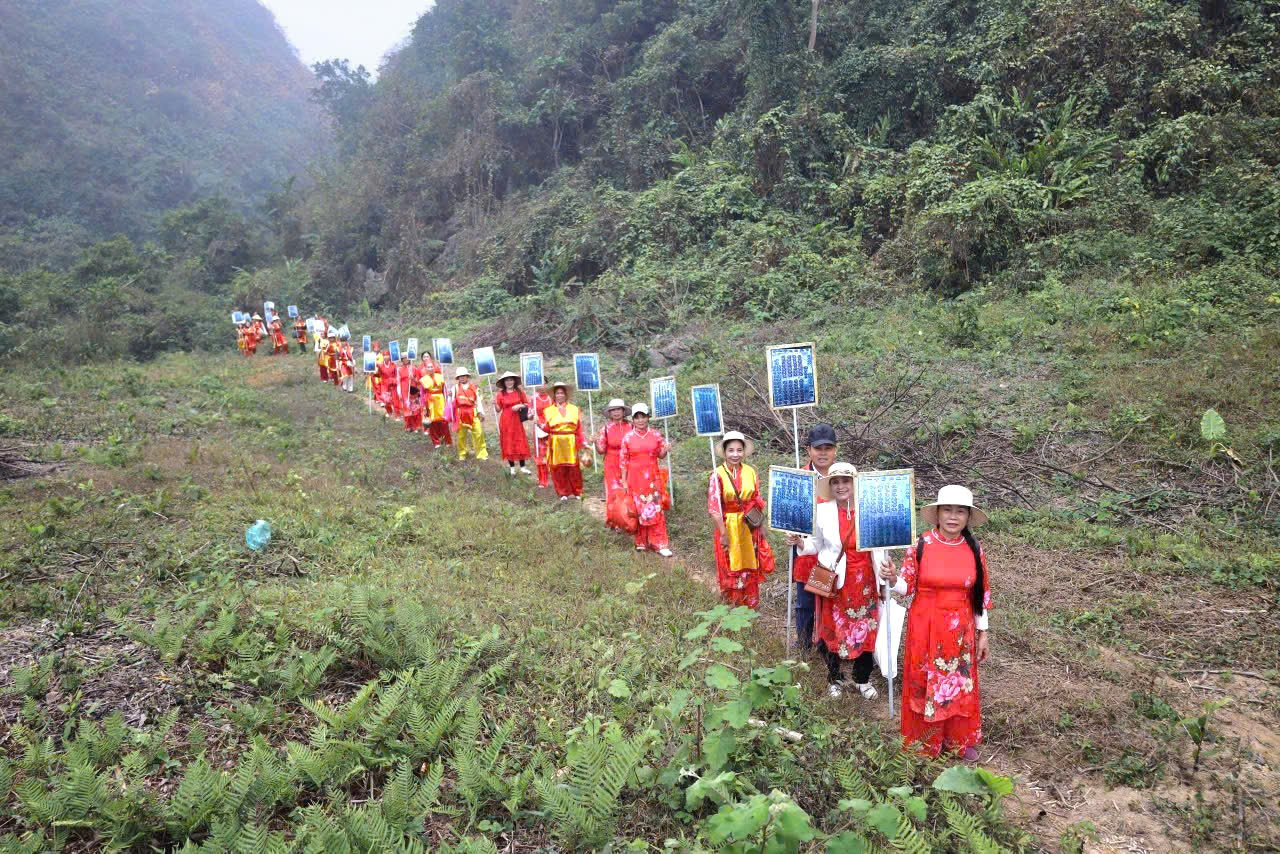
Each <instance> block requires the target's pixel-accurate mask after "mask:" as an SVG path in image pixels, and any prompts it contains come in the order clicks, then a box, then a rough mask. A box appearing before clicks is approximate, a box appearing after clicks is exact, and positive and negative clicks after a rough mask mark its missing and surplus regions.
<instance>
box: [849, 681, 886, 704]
mask: <svg viewBox="0 0 1280 854" xmlns="http://www.w3.org/2000/svg"><path fill="white" fill-rule="evenodd" d="M853 687H855V688H857V689H858V693H859V694H861V695H862V699H864V700H874V699H875V698H876V697H879V696H880V692H879V691H877V690H876V689H875V688H874V687H872V685H871V683H870V682H854V683H853Z"/></svg>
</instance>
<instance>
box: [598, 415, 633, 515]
mask: <svg viewBox="0 0 1280 854" xmlns="http://www.w3.org/2000/svg"><path fill="white" fill-rule="evenodd" d="M630 431H631V425H630V424H628V423H627V422H626V421H618V422H616V423H615V422H613V421H609V422H606V423H605V425H604V426H603V427H601V428H600V433H599V434H598V435H597V436H596V453H597V454H599V455H600V458H601V459H602V460H604V500H605V504H606V505H607V504H608V503H609V501H610V499H612V498H613V494H614V493H615V492H617V491H618V490H619V489H622V457H621V455H622V439H623V437H624V436H626V435H627V433H628V432H630Z"/></svg>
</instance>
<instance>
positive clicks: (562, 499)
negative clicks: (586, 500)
mask: <svg viewBox="0 0 1280 854" xmlns="http://www.w3.org/2000/svg"><path fill="white" fill-rule="evenodd" d="M560 500H561V501H568V500H569V496H567V495H561V496H560Z"/></svg>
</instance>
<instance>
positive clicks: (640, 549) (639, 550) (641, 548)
mask: <svg viewBox="0 0 1280 854" xmlns="http://www.w3.org/2000/svg"><path fill="white" fill-rule="evenodd" d="M636 551H638V552H642V551H644V546H636Z"/></svg>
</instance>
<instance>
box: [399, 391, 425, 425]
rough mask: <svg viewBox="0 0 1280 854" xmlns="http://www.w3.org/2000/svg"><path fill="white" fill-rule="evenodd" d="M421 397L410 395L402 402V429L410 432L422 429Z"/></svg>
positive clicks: (422, 407)
mask: <svg viewBox="0 0 1280 854" xmlns="http://www.w3.org/2000/svg"><path fill="white" fill-rule="evenodd" d="M424 408H425V407H424V406H423V404H422V398H421V397H420V396H418V397H412V396H411V397H410V398H409V400H408V401H406V402H405V404H404V429H406V430H408V431H409V432H410V433H412V432H414V431H415V430H421V429H422V410H423V409H424Z"/></svg>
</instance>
